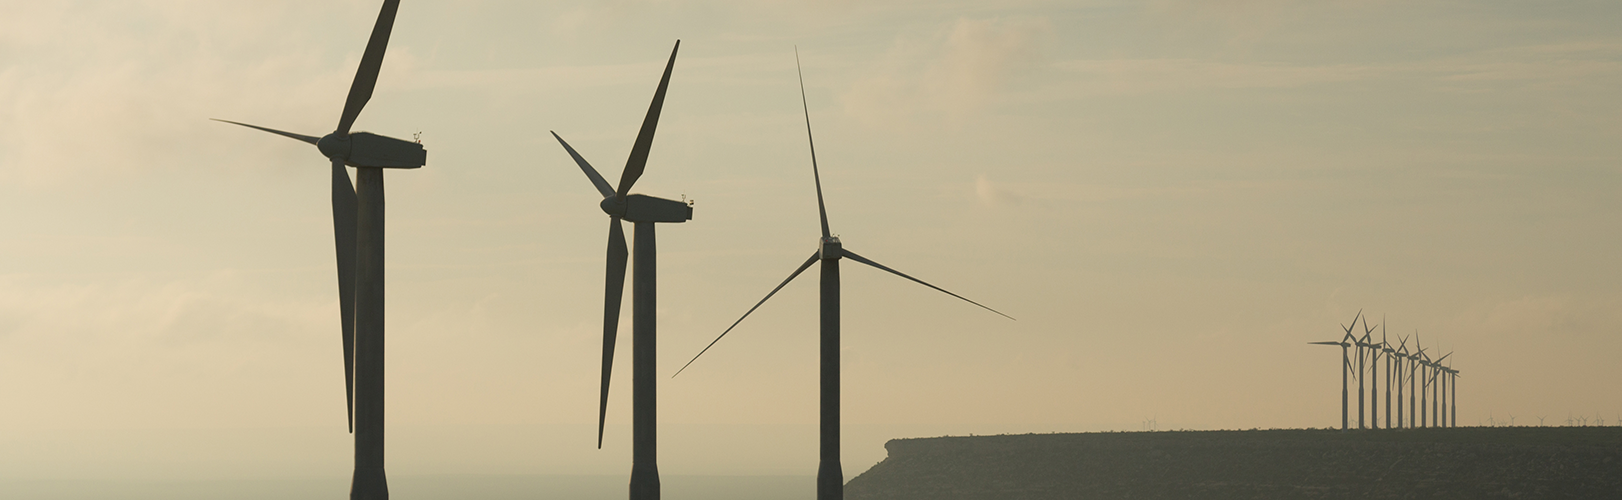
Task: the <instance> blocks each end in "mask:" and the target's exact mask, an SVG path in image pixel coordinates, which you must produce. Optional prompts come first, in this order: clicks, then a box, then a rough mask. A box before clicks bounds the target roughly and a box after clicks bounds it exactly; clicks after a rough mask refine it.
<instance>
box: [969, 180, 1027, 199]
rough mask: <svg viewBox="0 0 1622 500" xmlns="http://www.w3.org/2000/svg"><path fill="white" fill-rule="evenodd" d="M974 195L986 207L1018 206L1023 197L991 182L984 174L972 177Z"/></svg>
mask: <svg viewBox="0 0 1622 500" xmlns="http://www.w3.org/2000/svg"><path fill="white" fill-rule="evenodd" d="M974 195H975V197H976V198H979V200H980V204H981V205H984V206H988V207H1002V206H1018V205H1020V204H1022V203H1024V202H1025V197H1024V196H1020V195H1019V194H1016V193H1014V192H1013V191H1009V190H1007V189H1004V188H1002V187H999V186H997V185H995V184H992V183H991V179H987V178H986V176H985V175H984V174H982V175H980V176H979V177H976V178H975V179H974Z"/></svg>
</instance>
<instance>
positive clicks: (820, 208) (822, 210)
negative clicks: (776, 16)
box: [794, 47, 830, 239]
mask: <svg viewBox="0 0 1622 500" xmlns="http://www.w3.org/2000/svg"><path fill="white" fill-rule="evenodd" d="M794 72H795V74H798V75H799V76H800V106H801V109H804V110H805V142H806V143H807V144H810V145H811V178H812V179H813V180H815V181H816V183H817V215H818V216H820V217H822V237H823V239H827V238H828V237H830V235H829V233H828V208H827V207H826V206H824V205H823V204H822V174H821V173H820V172H818V171H817V141H816V140H814V139H812V138H811V105H810V104H806V101H805V73H804V72H802V71H800V48H799V47H794Z"/></svg>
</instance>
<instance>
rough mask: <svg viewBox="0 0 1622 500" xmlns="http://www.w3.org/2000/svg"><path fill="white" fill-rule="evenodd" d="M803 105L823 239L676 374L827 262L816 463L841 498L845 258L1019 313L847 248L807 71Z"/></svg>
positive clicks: (826, 486)
mask: <svg viewBox="0 0 1622 500" xmlns="http://www.w3.org/2000/svg"><path fill="white" fill-rule="evenodd" d="M798 65H799V55H798V52H796V54H795V67H796V68H798ZM800 105H801V106H802V107H803V108H804V109H805V136H806V142H807V143H809V144H810V150H811V174H812V179H813V181H814V182H815V185H816V189H817V216H818V217H819V218H820V220H821V222H822V239H820V240H818V244H817V251H816V252H815V253H812V254H811V258H809V259H806V261H805V263H803V264H800V267H799V268H798V269H795V270H794V272H793V273H791V274H789V276H788V279H785V280H783V282H782V283H780V284H778V285H777V288H773V289H772V291H771V292H769V293H767V294H766V297H765V298H762V299H760V302H756V303H755V306H754V307H751V308H749V311H747V312H745V313H743V316H742V317H740V318H738V321H735V322H733V323H732V326H730V327H727V329H726V330H725V331H723V332H721V335H720V336H717V337H715V340H712V341H710V344H709V345H707V346H704V349H703V350H701V351H699V352H698V354H697V355H695V356H693V359H692V360H689V361H688V362H687V364H686V365H684V366H682V369H681V370H677V371H676V375H680V374H681V371H682V370H686V369H687V367H688V366H692V364H693V361H698V357H699V356H703V355H704V353H705V352H708V351H709V350H710V348H711V347H714V346H715V343H716V342H720V341H721V338H722V337H725V336H726V335H727V333H729V332H731V331H732V329H733V328H736V327H737V326H738V324H739V323H742V322H743V320H744V318H748V317H749V314H751V313H753V312H755V309H758V308H760V306H761V304H765V303H766V300H768V299H771V298H772V295H776V294H777V291H778V290H782V289H783V287H784V286H786V285H788V283H789V282H790V281H793V280H794V278H796V277H798V276H799V275H800V273H802V272H805V270H806V269H808V268H810V267H811V264H815V263H817V262H819V261H820V262H821V263H822V285H821V286H822V317H821V328H822V332H821V333H822V338H821V344H822V345H821V347H822V360H821V361H822V362H821V364H822V367H821V369H822V374H821V375H822V376H821V379H822V380H821V382H822V401H821V446H820V456H821V462H820V463H819V464H818V466H817V499H818V500H838V499H842V498H844V497H845V493H844V488H845V479H844V477H845V476H844V472H843V467H842V466H841V464H840V460H839V384H840V382H839V302H840V300H839V260H840V259H841V258H849V259H850V260H854V261H856V262H860V263H862V264H867V265H869V266H872V267H874V268H877V269H879V270H881V271H884V272H887V273H890V274H894V275H896V276H900V277H902V278H906V279H908V280H911V281H912V282H914V283H918V284H920V285H923V286H927V287H929V288H933V289H935V290H937V291H940V292H942V293H945V294H947V295H951V296H953V297H957V298H958V299H961V300H963V301H964V302H968V303H970V304H974V305H976V306H980V307H981V308H982V309H985V310H987V311H991V312H994V313H997V314H998V315H1001V316H1002V317H1005V318H1008V319H1014V318H1013V317H1010V316H1008V315H1007V314H1003V313H1001V312H999V311H997V310H996V309H992V308H990V307H986V306H984V305H981V304H980V303H979V302H975V301H972V300H969V299H966V298H964V297H963V296H960V295H958V294H955V293H952V292H948V291H946V290H945V289H942V288H940V287H937V286H935V285H931V284H929V283H925V282H924V281H923V280H919V279H918V278H914V277H912V276H908V275H906V274H903V273H901V272H900V271H896V270H894V269H890V268H888V267H885V266H884V265H883V264H879V263H877V262H873V261H871V260H868V259H867V258H866V257H862V256H860V255H856V253H855V252H851V251H850V250H846V249H845V248H844V246H843V244H842V243H840V241H839V238H838V237H836V236H833V235H832V234H831V233H829V230H828V210H827V208H826V207H825V206H824V205H823V201H822V176H821V174H820V173H819V172H818V171H817V151H816V142H815V141H814V140H812V138H811V108H810V105H808V104H807V103H806V100H805V79H804V76H801V78H800ZM672 377H674V375H672Z"/></svg>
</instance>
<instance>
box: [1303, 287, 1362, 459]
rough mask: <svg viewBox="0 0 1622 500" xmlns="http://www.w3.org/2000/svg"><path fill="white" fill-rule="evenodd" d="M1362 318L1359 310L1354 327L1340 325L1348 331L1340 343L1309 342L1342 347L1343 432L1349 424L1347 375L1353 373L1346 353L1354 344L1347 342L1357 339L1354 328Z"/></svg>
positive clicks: (1341, 405) (1341, 418)
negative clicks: (1353, 334)
mask: <svg viewBox="0 0 1622 500" xmlns="http://www.w3.org/2000/svg"><path fill="white" fill-rule="evenodd" d="M1361 317H1363V310H1362V309H1358V310H1357V315H1356V316H1353V317H1352V325H1351V326H1346V325H1340V328H1341V329H1342V330H1346V335H1344V336H1342V337H1341V338H1340V342H1307V343H1308V344H1312V345H1338V346H1340V365H1341V366H1340V368H1341V370H1340V430H1343V431H1344V430H1346V425H1347V423H1348V422H1347V413H1346V403H1347V399H1346V392H1347V387H1348V385H1349V384H1348V383H1347V380H1346V374H1347V373H1350V372H1351V371H1352V359H1351V356H1350V354H1348V353H1347V352H1346V350H1347V349H1350V348H1351V347H1352V343H1351V342H1347V340H1355V339H1356V338H1355V337H1352V327H1355V326H1357V319H1358V318H1361Z"/></svg>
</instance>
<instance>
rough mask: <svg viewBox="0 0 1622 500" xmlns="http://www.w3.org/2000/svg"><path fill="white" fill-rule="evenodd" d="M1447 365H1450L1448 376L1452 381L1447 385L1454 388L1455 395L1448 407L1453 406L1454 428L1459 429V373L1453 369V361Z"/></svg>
mask: <svg viewBox="0 0 1622 500" xmlns="http://www.w3.org/2000/svg"><path fill="white" fill-rule="evenodd" d="M1447 364H1448V367H1447V375H1448V378H1450V379H1451V380H1450V381H1448V383H1447V384H1448V385H1449V386H1452V387H1453V395H1452V396H1451V397H1452V402H1450V403H1448V406H1451V407H1452V408H1453V411H1452V415H1453V422H1452V426H1453V427H1458V426H1459V371H1458V370H1454V369H1453V362H1452V361H1449V362H1448V363H1447Z"/></svg>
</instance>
